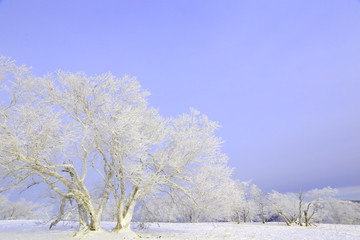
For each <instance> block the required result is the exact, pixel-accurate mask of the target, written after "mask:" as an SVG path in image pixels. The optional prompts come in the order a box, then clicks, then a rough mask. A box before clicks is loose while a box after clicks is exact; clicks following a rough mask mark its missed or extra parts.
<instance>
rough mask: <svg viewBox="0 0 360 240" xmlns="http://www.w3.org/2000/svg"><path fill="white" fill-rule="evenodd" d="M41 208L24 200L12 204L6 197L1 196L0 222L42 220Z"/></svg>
mask: <svg viewBox="0 0 360 240" xmlns="http://www.w3.org/2000/svg"><path fill="white" fill-rule="evenodd" d="M39 207H40V206H39V205H37V204H34V203H32V202H29V201H26V200H24V199H21V200H19V201H14V202H11V201H10V200H9V199H8V197H7V196H6V195H3V194H0V220H18V219H24V220H26V219H34V218H41V212H40V210H39Z"/></svg>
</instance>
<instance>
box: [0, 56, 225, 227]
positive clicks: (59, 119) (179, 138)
mask: <svg viewBox="0 0 360 240" xmlns="http://www.w3.org/2000/svg"><path fill="white" fill-rule="evenodd" d="M0 75H1V76H0V81H1V88H0V92H1V96H3V97H4V96H7V97H4V101H2V102H1V105H0V182H1V189H0V192H1V191H5V190H7V189H10V188H13V187H16V186H18V187H20V188H21V187H22V188H30V187H31V186H33V185H37V184H45V185H47V186H48V187H49V189H50V190H51V192H52V194H55V195H56V196H58V197H59V199H60V204H59V205H60V208H59V216H58V218H57V219H56V220H55V221H54V224H56V222H57V221H58V220H59V219H60V218H61V216H62V215H63V213H64V211H65V210H66V206H67V205H69V204H70V203H72V204H73V205H74V204H75V205H76V209H77V212H78V214H77V215H78V221H79V226H80V229H87V230H91V231H97V230H99V229H100V225H99V223H100V220H101V217H102V216H103V213H104V210H105V208H106V206H107V205H108V203H109V201H110V202H112V203H113V206H114V209H112V212H115V215H116V222H117V225H116V227H115V228H114V230H113V231H114V232H118V231H121V230H129V228H130V221H131V219H132V218H133V213H134V210H135V206H136V204H137V203H139V202H140V201H143V200H144V199H146V198H147V197H148V196H151V195H152V194H154V193H156V192H169V193H174V195H176V196H178V198H181V199H183V197H186V198H189V200H185V201H190V202H194V204H196V203H195V202H196V201H195V200H194V199H191V197H192V196H191V195H190V193H189V192H190V190H189V189H191V188H194V186H196V185H197V184H198V182H197V181H200V180H201V179H199V180H196V179H194V176H198V174H199V173H201V172H203V171H205V169H208V170H209V171H212V172H214V171H224V172H230V170H229V169H228V167H227V166H226V163H227V157H226V155H225V154H223V153H221V143H222V140H221V139H220V138H218V137H216V136H215V135H214V132H215V130H216V129H217V128H218V127H219V125H218V124H217V123H216V122H213V121H210V120H209V119H208V118H207V117H206V116H205V115H201V114H200V113H199V112H198V111H196V110H194V109H191V110H190V112H189V113H187V114H182V115H180V116H178V117H176V118H168V119H165V118H163V117H161V116H160V115H159V114H158V112H157V110H156V109H153V108H151V107H149V106H148V103H147V96H148V95H149V93H148V92H146V91H144V90H143V89H142V88H141V86H140V84H139V83H138V82H137V81H136V80H135V79H134V78H130V77H128V76H125V77H124V78H122V79H119V78H116V77H114V76H113V75H111V74H103V75H99V76H90V77H89V76H86V75H85V74H84V73H69V72H62V71H59V72H56V73H53V74H48V75H45V76H43V77H38V76H34V75H33V74H32V73H31V72H30V69H29V68H26V67H25V66H17V65H16V64H15V62H14V61H12V60H10V59H8V58H5V57H2V58H0ZM209 187H212V186H209ZM199 195H201V192H199Z"/></svg>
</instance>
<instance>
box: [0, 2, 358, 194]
mask: <svg viewBox="0 0 360 240" xmlns="http://www.w3.org/2000/svg"><path fill="white" fill-rule="evenodd" d="M0 55H4V56H8V57H11V58H13V59H16V60H17V62H18V63H19V64H27V65H28V66H32V67H33V72H34V73H35V74H38V75H43V74H45V73H47V72H51V71H55V70H58V69H63V70H66V71H72V72H77V71H84V72H86V73H88V74H100V73H104V72H108V71H111V72H112V73H114V74H115V75H117V76H123V75H124V74H129V75H131V76H136V77H137V78H138V80H139V81H140V83H141V84H142V86H143V87H144V88H146V89H148V90H149V91H150V92H151V93H152V96H151V97H150V99H149V101H150V103H151V105H152V106H154V107H156V108H158V109H159V110H160V113H161V114H162V115H164V116H176V115H178V114H180V113H183V112H186V111H188V109H189V107H194V108H196V109H198V110H200V111H201V112H202V113H204V114H206V115H208V116H209V118H210V119H212V120H215V121H218V122H219V123H220V124H221V125H222V128H221V129H220V130H219V131H218V136H221V137H222V138H223V139H224V140H225V143H224V147H223V151H224V152H225V153H226V154H227V155H228V156H229V157H230V160H229V165H230V166H231V167H234V168H235V171H234V178H238V179H240V180H249V179H252V180H253V182H254V183H255V184H257V185H258V186H259V187H260V188H262V189H264V190H265V191H270V190H272V189H275V190H278V191H282V192H284V191H298V190H304V191H306V190H308V189H312V188H320V187H326V186H331V187H337V188H344V187H348V188H346V189H347V190H348V189H355V190H354V191H355V192H356V191H358V194H359V196H360V187H355V188H349V187H350V186H360V177H359V173H360V101H359V100H360V2H359V1H357V0H317V1H313V0H292V1H288V0H274V1H268V0H243V1H238V0H236V1H235V0H234V1H232V0H228V1H220V0H218V1H211V0H207V1H205V0H204V1H200V0H199V1H198V0H191V1H190V0H163V1H161V0H153V1H145V0H142V1H140V0H131V1H130V0H129V1H121V0H120V1H116V0H112V1H110V0H104V1H93V0H87V1H84V0H77V1H72V0H61V1H60V0H53V1H46V0H32V1H28V0H11V1H10V0H2V1H0ZM356 189H357V190H356Z"/></svg>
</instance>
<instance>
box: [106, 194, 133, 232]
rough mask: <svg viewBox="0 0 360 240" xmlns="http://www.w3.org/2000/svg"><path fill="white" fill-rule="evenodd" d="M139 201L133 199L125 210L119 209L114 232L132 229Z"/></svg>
mask: <svg viewBox="0 0 360 240" xmlns="http://www.w3.org/2000/svg"><path fill="white" fill-rule="evenodd" d="M136 203H137V201H135V200H133V201H131V202H130V203H129V204H128V205H127V207H125V209H124V211H123V212H122V211H120V209H118V214H117V223H116V226H115V228H114V229H113V230H112V231H113V232H120V231H130V230H131V229H130V223H131V219H132V216H133V214H134V209H135V205H136Z"/></svg>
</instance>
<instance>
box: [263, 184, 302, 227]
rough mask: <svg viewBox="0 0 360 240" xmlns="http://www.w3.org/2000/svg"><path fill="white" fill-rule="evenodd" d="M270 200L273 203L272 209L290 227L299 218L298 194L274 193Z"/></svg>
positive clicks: (270, 195) (269, 197) (271, 194)
mask: <svg viewBox="0 0 360 240" xmlns="http://www.w3.org/2000/svg"><path fill="white" fill-rule="evenodd" d="M268 199H269V201H270V203H271V209H272V211H273V212H274V213H276V214H278V215H279V216H280V217H281V218H282V219H283V220H284V222H285V223H286V225H288V226H290V225H291V224H292V223H293V222H295V221H296V220H297V218H298V213H299V212H298V206H299V203H298V196H297V194H296V193H279V192H277V191H272V192H271V193H270V194H269V196H268Z"/></svg>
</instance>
